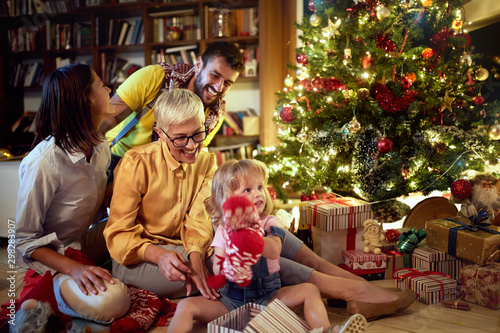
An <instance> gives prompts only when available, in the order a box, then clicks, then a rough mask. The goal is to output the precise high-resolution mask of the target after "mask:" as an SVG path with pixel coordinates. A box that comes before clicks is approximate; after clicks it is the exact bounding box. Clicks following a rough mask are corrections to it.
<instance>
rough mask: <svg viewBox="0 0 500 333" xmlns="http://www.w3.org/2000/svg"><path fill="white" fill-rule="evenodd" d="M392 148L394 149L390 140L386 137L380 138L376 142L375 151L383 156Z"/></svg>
mask: <svg viewBox="0 0 500 333" xmlns="http://www.w3.org/2000/svg"><path fill="white" fill-rule="evenodd" d="M393 147H394V143H393V142H392V140H391V139H389V138H388V137H386V136H384V137H382V138H380V140H378V142H377V150H378V151H379V153H381V154H385V153H387V152H389V151H391V150H392V148H393Z"/></svg>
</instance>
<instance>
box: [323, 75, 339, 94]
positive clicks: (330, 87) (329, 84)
mask: <svg viewBox="0 0 500 333" xmlns="http://www.w3.org/2000/svg"><path fill="white" fill-rule="evenodd" d="M323 85H324V88H325V90H326V91H335V90H339V89H340V86H341V85H342V84H341V83H340V80H339V79H336V78H334V77H329V78H328V79H324V80H323Z"/></svg>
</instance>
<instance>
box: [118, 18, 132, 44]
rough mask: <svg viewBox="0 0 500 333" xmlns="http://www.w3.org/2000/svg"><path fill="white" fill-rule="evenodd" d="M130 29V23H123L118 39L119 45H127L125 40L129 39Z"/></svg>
mask: <svg viewBox="0 0 500 333" xmlns="http://www.w3.org/2000/svg"><path fill="white" fill-rule="evenodd" d="M129 29H130V23H128V22H127V21H125V20H124V21H122V24H121V31H120V36H119V37H118V42H117V45H123V44H124V43H125V38H126V37H127V34H128V31H129Z"/></svg>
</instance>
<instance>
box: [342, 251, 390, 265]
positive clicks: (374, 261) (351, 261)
mask: <svg viewBox="0 0 500 333" xmlns="http://www.w3.org/2000/svg"><path fill="white" fill-rule="evenodd" d="M342 258H343V260H344V264H345V265H346V266H347V267H349V268H352V269H378V268H385V267H386V264H387V255H386V254H385V253H380V254H375V253H365V252H363V250H342Z"/></svg>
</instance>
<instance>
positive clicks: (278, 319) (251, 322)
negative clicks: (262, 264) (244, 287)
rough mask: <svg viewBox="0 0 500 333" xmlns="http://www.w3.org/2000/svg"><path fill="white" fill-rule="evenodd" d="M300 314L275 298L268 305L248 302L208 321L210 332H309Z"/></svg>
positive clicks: (309, 329) (208, 330)
mask: <svg viewBox="0 0 500 333" xmlns="http://www.w3.org/2000/svg"><path fill="white" fill-rule="evenodd" d="M310 331H311V328H310V327H309V325H308V324H307V323H306V322H305V321H304V320H303V319H302V318H300V317H299V316H297V315H296V314H295V312H293V311H292V310H290V309H289V308H288V307H287V306H286V305H284V304H283V303H282V302H281V301H280V300H278V299H275V300H274V301H272V302H271V303H269V304H268V305H267V307H266V306H263V305H258V304H253V303H247V304H245V305H243V306H242V307H239V308H237V309H236V310H233V311H231V312H229V313H227V314H225V315H223V316H221V317H219V318H217V319H215V320H213V321H211V322H210V323H208V325H207V332H208V333H241V332H246V333H257V332H258V333H309V332H310Z"/></svg>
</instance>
